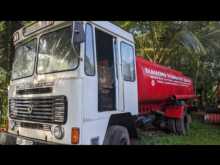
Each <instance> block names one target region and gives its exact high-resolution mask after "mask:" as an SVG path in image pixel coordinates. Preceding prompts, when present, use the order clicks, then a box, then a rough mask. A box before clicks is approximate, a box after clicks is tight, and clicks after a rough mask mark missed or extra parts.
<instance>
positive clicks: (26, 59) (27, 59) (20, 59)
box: [12, 39, 37, 79]
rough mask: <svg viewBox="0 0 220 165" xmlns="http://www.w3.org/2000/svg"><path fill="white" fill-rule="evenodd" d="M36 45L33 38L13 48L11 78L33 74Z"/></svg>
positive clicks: (35, 40)
mask: <svg viewBox="0 0 220 165" xmlns="http://www.w3.org/2000/svg"><path fill="white" fill-rule="evenodd" d="M36 47H37V39H34V40H31V41H29V42H27V43H26V44H23V45H21V46H18V47H17V48H16V49H15V59H14V63H13V70H12V79H19V78H23V77H28V76H31V75H32V74H33V71H34V61H35V55H36Z"/></svg>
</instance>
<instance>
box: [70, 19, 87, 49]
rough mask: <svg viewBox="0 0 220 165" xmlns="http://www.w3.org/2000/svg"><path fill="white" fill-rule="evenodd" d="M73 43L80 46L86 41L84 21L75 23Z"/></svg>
mask: <svg viewBox="0 0 220 165" xmlns="http://www.w3.org/2000/svg"><path fill="white" fill-rule="evenodd" d="M72 35H73V36H72V42H73V44H74V46H75V45H80V44H81V43H82V42H84V41H85V32H84V29H83V22H82V21H75V23H73V34H72Z"/></svg>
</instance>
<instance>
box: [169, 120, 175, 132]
mask: <svg viewBox="0 0 220 165" xmlns="http://www.w3.org/2000/svg"><path fill="white" fill-rule="evenodd" d="M167 125H168V129H169V131H170V132H173V133H176V126H175V119H168V121H167Z"/></svg>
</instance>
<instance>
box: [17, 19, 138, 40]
mask: <svg viewBox="0 0 220 165" xmlns="http://www.w3.org/2000/svg"><path fill="white" fill-rule="evenodd" d="M88 22H90V23H91V24H94V25H95V26H97V27H99V28H101V29H103V30H105V31H106V32H109V33H112V34H114V35H115V36H119V37H121V38H123V39H125V40H128V41H130V42H132V43H133V42H134V38H133V35H132V34H131V33H129V32H127V31H125V30H123V29H122V28H120V27H119V26H117V25H115V24H113V23H111V22H109V21H88ZM71 23H72V21H36V22H33V23H32V24H29V25H27V26H24V27H22V28H20V29H19V30H17V31H16V32H15V33H14V43H15V44H17V43H19V42H21V41H23V40H25V39H27V38H30V37H32V36H35V35H37V34H39V33H41V32H44V31H46V30H49V29H52V28H56V27H58V26H65V25H67V24H71ZM41 25H44V27H43V28H39V27H40V26H41ZM31 28H33V29H34V28H39V29H38V30H33V29H31ZM25 31H26V32H29V34H26V35H25ZM16 37H18V40H15V39H16Z"/></svg>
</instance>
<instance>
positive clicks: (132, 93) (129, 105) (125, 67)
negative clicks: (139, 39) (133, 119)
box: [120, 40, 138, 114]
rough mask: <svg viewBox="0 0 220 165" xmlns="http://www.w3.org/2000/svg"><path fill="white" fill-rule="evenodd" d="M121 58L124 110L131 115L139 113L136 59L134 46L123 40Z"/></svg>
mask: <svg viewBox="0 0 220 165" xmlns="http://www.w3.org/2000/svg"><path fill="white" fill-rule="evenodd" d="M120 57H121V71H122V74H121V76H122V92H123V110H124V112H130V113H131V114H137V112H138V94H137V77H136V58H135V49H134V44H132V43H130V42H128V41H126V40H121V42H120Z"/></svg>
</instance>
